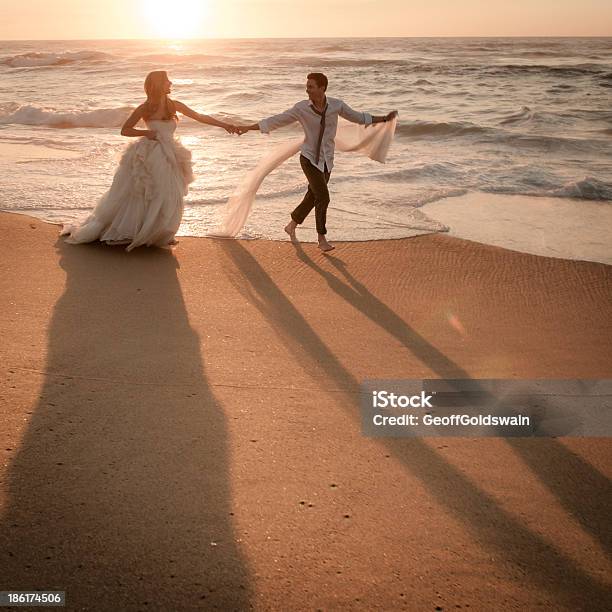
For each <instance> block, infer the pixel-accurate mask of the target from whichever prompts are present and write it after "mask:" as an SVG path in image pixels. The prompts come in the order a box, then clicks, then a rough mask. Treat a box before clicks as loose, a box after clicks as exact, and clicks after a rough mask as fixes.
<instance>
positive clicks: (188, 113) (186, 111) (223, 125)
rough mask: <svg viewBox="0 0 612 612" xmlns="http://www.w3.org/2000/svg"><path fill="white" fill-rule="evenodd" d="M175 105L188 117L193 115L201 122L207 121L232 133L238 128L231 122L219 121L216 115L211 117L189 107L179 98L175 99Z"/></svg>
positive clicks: (208, 123)
mask: <svg viewBox="0 0 612 612" xmlns="http://www.w3.org/2000/svg"><path fill="white" fill-rule="evenodd" d="M174 106H176V110H177V111H179V112H180V113H182V114H183V115H185V116H186V117H191V118H192V119H195V120H196V121H199V122H200V123H205V124H207V125H214V126H216V127H220V128H223V129H224V130H226V131H227V132H229V133H230V134H233V133H234V132H235V131H236V128H235V127H234V126H233V125H231V124H229V123H224V122H223V121H219V120H218V119H215V118H214V117H209V116H208V115H202V114H201V113H197V112H196V111H194V110H193V109H191V108H189V107H188V106H187V105H186V104H183V103H182V102H179V101H178V100H174Z"/></svg>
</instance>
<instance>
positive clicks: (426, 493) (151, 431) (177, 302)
mask: <svg viewBox="0 0 612 612" xmlns="http://www.w3.org/2000/svg"><path fill="white" fill-rule="evenodd" d="M0 227H1V228H2V236H3V241H2V245H1V247H0V248H1V261H2V285H1V294H0V295H1V298H0V299H1V300H2V310H1V312H2V318H1V326H2V327H1V333H2V338H3V344H2V378H3V381H2V382H3V384H2V405H1V408H0V410H1V414H0V418H1V422H2V430H1V437H2V440H1V446H0V453H1V456H2V473H1V483H0V487H1V498H0V508H1V511H2V526H1V528H0V583H1V584H0V590H1V589H5V590H6V589H14V590H17V589H19V590H23V589H61V590H66V591H67V598H68V602H69V603H68V609H92V610H152V609H155V610H195V609H214V608H215V607H218V608H219V609H224V610H230V609H250V608H254V609H257V610H272V609H276V610H300V609H325V610H331V609H346V610H383V609H384V610H393V609H406V610H455V609H462V610H465V609H469V610H514V609H516V610H532V609H545V610H571V611H576V610H604V609H606V608H607V609H610V607H611V606H612V597H611V581H610V576H612V565H611V562H610V553H611V550H612V534H611V522H610V515H609V510H610V501H611V499H612V496H611V487H610V475H611V473H612V462H611V458H612V444H611V442H610V440H609V439H603V438H591V439H580V438H562V439H561V438H559V439H544V438H540V439H499V438H493V439H477V438H464V439H456V438H422V439H390V438H379V439H373V438H366V437H364V436H362V434H361V431H360V420H359V410H358V407H357V398H358V390H359V385H360V383H361V381H362V380H363V379H365V378H376V377H379V378H394V377H399V378H420V377H426V378H427V377H429V378H463V377H468V376H469V377H474V378H495V377H499V378H525V379H530V378H612V342H611V340H612V328H611V325H610V322H611V320H612V317H611V315H612V309H611V297H612V268H610V267H608V266H605V265H603V264H596V263H586V262H569V261H564V260H560V259H549V258H544V257H537V256H532V255H525V254H521V253H515V252H511V251H506V250H504V249H501V248H497V247H489V246H483V245H479V244H476V243H471V242H468V241H463V240H459V239H456V238H452V237H449V236H444V235H429V236H422V237H417V238H411V239H405V240H397V241H385V242H380V241H379V242H368V243H347V244H339V245H338V248H337V249H336V251H334V253H333V255H332V256H325V255H323V254H321V253H319V252H318V251H317V249H316V247H315V246H314V245H310V244H309V245H305V246H304V248H303V250H301V249H296V248H294V247H293V246H292V245H291V244H289V243H277V242H264V241H253V242H243V241H226V240H212V239H197V238H192V239H189V238H182V239H181V240H180V244H179V246H178V247H177V248H176V249H175V250H174V252H169V251H165V250H159V249H146V248H141V249H138V250H136V251H134V252H132V253H129V254H128V253H126V252H125V251H124V250H123V249H121V248H119V247H115V248H110V247H105V246H102V245H99V244H95V245H85V246H71V245H65V244H62V243H61V242H59V241H58V240H57V232H58V228H57V227H55V226H52V225H48V224H44V223H42V222H39V221H36V220H33V219H29V218H27V217H23V216H18V215H9V214H2V215H0Z"/></svg>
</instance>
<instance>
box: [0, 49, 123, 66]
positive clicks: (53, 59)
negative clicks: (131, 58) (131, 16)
mask: <svg viewBox="0 0 612 612" xmlns="http://www.w3.org/2000/svg"><path fill="white" fill-rule="evenodd" d="M114 59H115V58H114V57H113V56H112V55H110V54H109V53H104V52H102V51H66V52H64V53H44V52H30V53H22V54H20V55H13V56H9V57H5V58H3V59H1V60H0V64H4V65H6V66H10V67H12V68H28V67H37V66H65V65H67V64H74V63H77V62H78V63H83V62H89V63H91V62H106V61H112V60H114Z"/></svg>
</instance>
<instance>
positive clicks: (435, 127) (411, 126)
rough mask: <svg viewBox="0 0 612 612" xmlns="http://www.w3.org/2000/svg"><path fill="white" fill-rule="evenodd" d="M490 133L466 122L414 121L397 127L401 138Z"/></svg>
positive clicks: (483, 128)
mask: <svg viewBox="0 0 612 612" xmlns="http://www.w3.org/2000/svg"><path fill="white" fill-rule="evenodd" d="M486 131H488V128H485V127H482V126H479V125H476V124H474V123H470V122H469V121H464V122H446V121H412V122H402V123H399V124H398V125H397V127H396V130H395V132H396V134H398V135H399V136H411V137H419V136H422V137H427V136H458V135H463V134H478V133H483V132H486Z"/></svg>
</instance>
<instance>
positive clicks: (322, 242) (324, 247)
mask: <svg viewBox="0 0 612 612" xmlns="http://www.w3.org/2000/svg"><path fill="white" fill-rule="evenodd" d="M319 248H320V249H321V250H322V251H323V252H324V253H325V252H326V251H333V250H334V249H335V248H336V247H335V246H334V245H333V244H329V242H327V240H325V239H323V240H321V239H319Z"/></svg>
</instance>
